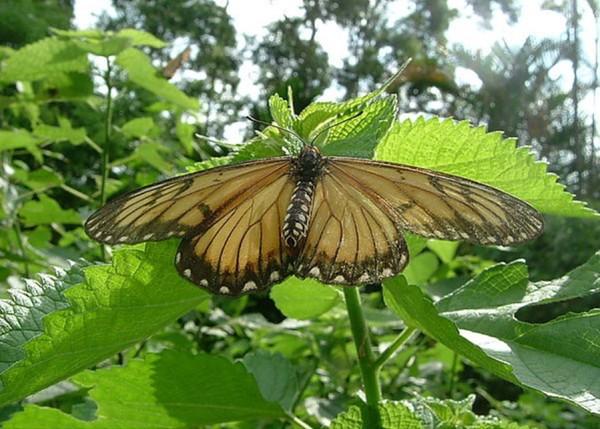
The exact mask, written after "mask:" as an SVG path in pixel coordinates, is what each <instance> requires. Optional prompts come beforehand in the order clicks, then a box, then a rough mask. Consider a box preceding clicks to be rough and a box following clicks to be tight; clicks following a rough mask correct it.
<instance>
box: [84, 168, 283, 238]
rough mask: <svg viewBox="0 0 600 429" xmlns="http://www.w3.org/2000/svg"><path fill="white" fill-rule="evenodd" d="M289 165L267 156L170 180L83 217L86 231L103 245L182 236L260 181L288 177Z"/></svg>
mask: <svg viewBox="0 0 600 429" xmlns="http://www.w3.org/2000/svg"><path fill="white" fill-rule="evenodd" d="M289 163H290V160H289V158H288V157H281V158H270V159H265V160H258V161H250V162H245V163H240V164H233V165H226V166H222V167H217V168H213V169H210V170H204V171H200V172H197V173H190V174H185V175H182V176H177V177H173V178H171V179H167V180H164V181H162V182H159V183H156V184H153V185H150V186H146V187H143V188H140V189H137V190H135V191H132V192H129V193H126V194H124V195H121V196H119V197H117V198H115V199H113V200H111V201H110V202H108V203H107V204H106V205H105V206H104V207H102V208H100V209H99V210H98V211H96V212H95V213H93V214H92V215H91V216H90V217H89V218H88V219H87V221H86V222H85V231H86V233H87V234H88V235H89V236H90V237H91V238H93V239H94V240H97V241H100V242H103V243H107V244H118V243H139V242H141V241H158V240H165V239H167V238H171V237H183V236H185V235H187V234H188V233H190V232H191V231H194V230H196V229H197V228H198V227H199V225H201V224H202V223H203V222H205V221H206V220H207V219H211V218H213V217H215V216H218V213H219V212H220V211H221V210H222V207H224V206H227V205H231V204H232V202H233V201H238V200H239V199H240V198H243V196H245V195H249V193H250V192H251V190H253V189H254V188H255V186H256V184H257V183H260V182H261V181H264V179H265V178H268V177H271V176H274V175H286V174H288V171H289Z"/></svg>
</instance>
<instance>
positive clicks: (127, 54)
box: [116, 48, 198, 110]
mask: <svg viewBox="0 0 600 429" xmlns="http://www.w3.org/2000/svg"><path fill="white" fill-rule="evenodd" d="M116 62H117V64H118V65H119V66H121V67H122V68H123V69H124V70H125V71H126V72H127V75H128V77H129V80H131V81H132V82H133V83H135V84H136V85H139V86H140V87H142V88H144V89H146V90H148V91H150V92H151V93H153V94H156V95H157V96H159V97H161V98H164V99H165V100H167V101H169V102H171V103H173V104H175V105H177V106H180V107H183V108H184V109H188V110H197V109H198V100H195V99H193V98H190V97H188V96H187V95H185V94H184V93H183V92H182V91H181V90H179V89H178V88H177V87H176V86H175V85H173V84H171V83H169V82H168V81H167V80H166V79H165V78H163V77H162V76H160V74H159V73H158V72H157V70H156V69H155V68H154V67H153V66H152V64H151V62H150V58H149V57H148V56H147V55H146V54H144V53H143V52H142V51H140V50H138V49H136V48H128V49H125V50H124V51H123V52H121V53H120V54H119V55H117V60H116Z"/></svg>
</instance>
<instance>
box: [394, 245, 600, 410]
mask: <svg viewBox="0 0 600 429" xmlns="http://www.w3.org/2000/svg"><path fill="white" fill-rule="evenodd" d="M384 284H385V287H386V289H385V297H386V302H387V303H388V305H389V306H390V307H391V308H392V309H394V310H395V311H396V312H397V313H398V314H399V315H400V316H401V317H402V318H403V320H405V321H406V322H407V323H408V324H410V325H413V326H416V327H418V328H419V329H422V330H423V331H425V332H427V333H428V334H429V335H431V336H432V337H434V338H436V339H437V340H438V341H440V342H442V343H444V344H445V345H446V346H448V347H450V348H452V349H453V350H455V351H457V352H458V353H460V354H462V355H463V356H465V357H467V358H469V359H470V360H472V361H474V362H475V363H477V364H479V365H481V366H483V367H485V368H487V369H488V370H490V371H492V372H494V373H496V374H497V375H499V376H501V377H504V378H506V379H508V380H510V381H512V382H515V383H519V384H521V385H524V386H527V387H529V388H532V389H536V390H538V391H540V392H543V393H545V394H546V395H549V396H553V397H557V398H561V399H565V400H567V401H571V402H575V403H577V404H578V405H580V406H581V407H583V408H585V409H587V410H588V411H591V412H594V413H598V414H600V361H599V360H598V356H600V329H599V327H600V310H598V309H596V310H591V311H588V312H584V313H568V314H565V315H562V316H559V317H557V318H555V319H553V320H550V321H547V322H544V323H532V322H526V321H522V320H520V317H523V314H524V312H526V311H527V310H528V309H532V310H533V309H535V308H539V306H542V305H544V306H546V307H547V308H548V306H551V305H552V304H553V303H556V302H558V301H566V300H569V299H573V298H577V297H581V296H585V295H587V294H594V293H599V292H600V252H599V253H598V254H596V255H594V256H593V257H592V258H591V259H590V260H589V261H588V262H587V263H585V264H584V265H582V266H581V267H579V268H577V269H575V270H573V271H571V272H570V273H568V274H567V275H566V276H564V277H562V278H560V279H557V280H554V281H550V282H538V283H529V282H528V276H527V267H526V266H525V264H524V263H522V262H519V261H517V262H514V263H511V264H499V265H495V266H493V267H491V268H489V269H487V270H485V271H483V272H482V273H481V274H479V275H478V276H477V277H475V278H474V279H473V280H471V281H470V282H468V283H466V284H465V285H464V286H462V287H460V288H459V289H457V290H456V291H455V292H453V293H451V294H450V295H448V296H446V297H445V298H443V299H442V300H440V301H438V302H437V303H436V304H435V305H434V304H433V303H432V302H431V300H430V299H429V298H428V297H427V296H425V295H424V294H423V292H422V291H421V290H420V289H419V288H417V287H414V286H409V285H408V284H407V283H406V281H404V280H403V278H402V277H397V278H395V279H391V280H387V281H385V282H384ZM532 310H529V311H532Z"/></svg>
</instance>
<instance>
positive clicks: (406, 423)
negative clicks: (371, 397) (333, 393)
mask: <svg viewBox="0 0 600 429" xmlns="http://www.w3.org/2000/svg"><path fill="white" fill-rule="evenodd" d="M379 414H380V415H381V426H380V428H381V429H398V428H402V429H422V428H425V426H423V422H422V421H421V419H420V418H418V417H417V416H416V415H415V414H413V413H412V412H411V410H410V409H409V408H408V407H407V406H406V405H404V404H402V403H400V402H388V401H386V402H382V403H380V404H379ZM364 428H365V426H364V423H363V419H362V415H361V410H360V408H359V407H357V406H355V405H354V406H352V407H350V408H349V409H348V411H345V412H344V413H342V414H340V415H338V416H337V417H336V418H335V420H334V421H333V422H331V426H330V429H364Z"/></svg>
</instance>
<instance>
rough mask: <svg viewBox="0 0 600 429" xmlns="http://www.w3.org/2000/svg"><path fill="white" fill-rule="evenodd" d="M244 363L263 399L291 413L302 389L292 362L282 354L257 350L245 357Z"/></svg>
mask: <svg viewBox="0 0 600 429" xmlns="http://www.w3.org/2000/svg"><path fill="white" fill-rule="evenodd" d="M243 363H244V366H245V367H246V368H247V369H248V371H249V372H250V373H251V374H252V375H253V376H254V379H255V380H256V382H257V383H258V387H259V388H260V392H261V394H262V396H263V398H265V399H266V400H267V401H269V402H276V403H278V404H279V405H280V406H281V408H283V409H284V410H286V411H290V412H291V411H292V408H293V406H294V403H295V402H296V399H297V397H298V394H299V389H300V380H299V379H298V374H297V372H296V370H295V368H294V366H293V365H292V364H291V362H290V361H289V360H287V359H286V358H285V357H283V356H282V355H281V354H271V353H268V352H266V351H264V350H257V351H256V352H252V353H248V354H247V355H246V356H244V359H243Z"/></svg>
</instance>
